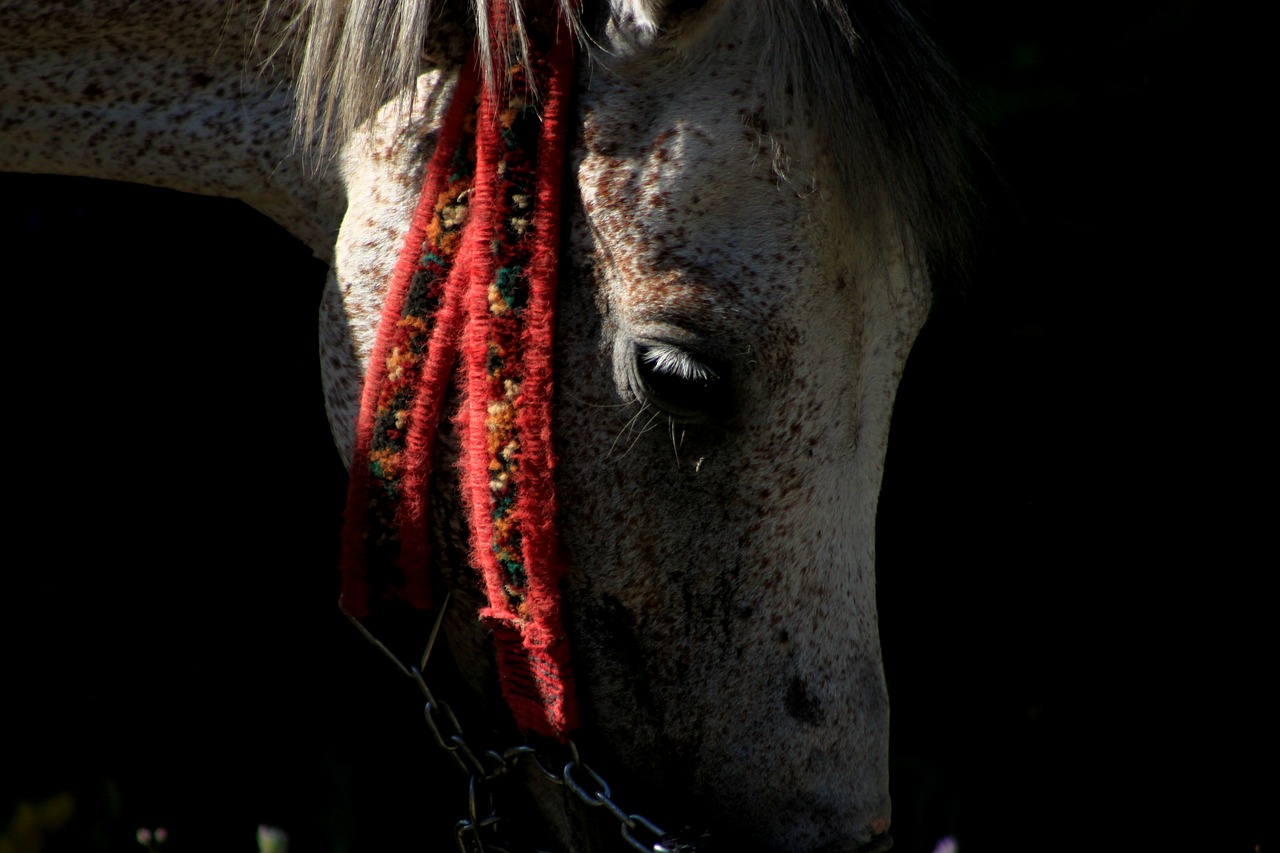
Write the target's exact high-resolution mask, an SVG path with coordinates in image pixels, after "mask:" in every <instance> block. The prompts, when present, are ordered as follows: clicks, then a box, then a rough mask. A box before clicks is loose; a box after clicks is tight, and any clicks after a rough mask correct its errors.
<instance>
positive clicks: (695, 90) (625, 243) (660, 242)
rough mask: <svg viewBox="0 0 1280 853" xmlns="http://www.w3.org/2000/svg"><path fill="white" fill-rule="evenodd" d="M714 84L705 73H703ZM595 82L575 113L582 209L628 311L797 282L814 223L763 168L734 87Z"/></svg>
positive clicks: (767, 294) (764, 292) (767, 293)
mask: <svg viewBox="0 0 1280 853" xmlns="http://www.w3.org/2000/svg"><path fill="white" fill-rule="evenodd" d="M713 82H714V81H713ZM724 82H725V81H719V84H718V85H710V86H706V87H698V86H692V87H688V88H687V89H686V90H680V89H679V87H672V88H671V89H670V90H669V91H659V92H658V93H657V94H656V95H655V94H654V93H653V92H647V91H646V92H640V91H636V90H635V88H634V87H629V86H627V85H626V84H623V83H618V84H614V85H613V86H610V87H606V88H605V89H604V90H603V91H600V90H597V91H596V92H594V93H593V96H592V97H591V98H590V99H588V100H587V103H586V106H585V107H584V114H583V132H582V145H581V151H580V160H579V163H578V169H577V179H578V184H579V189H580V191H581V194H582V200H583V207H584V210H585V213H586V215H587V218H588V220H589V221H590V223H591V226H592V233H593V234H594V235H595V237H596V240H597V241H598V242H599V243H600V244H601V246H602V251H601V252H600V253H598V254H599V255H600V257H599V260H600V261H602V262H603V265H604V266H605V267H606V268H608V269H609V270H611V271H613V272H614V273H616V276H615V278H616V279H617V283H618V285H619V286H620V287H621V288H622V291H623V295H624V296H625V298H626V301H627V303H628V304H629V305H631V306H632V308H633V310H634V311H635V312H637V316H636V317H635V318H634V319H637V320H641V321H642V320H644V319H646V316H645V315H661V314H664V313H667V312H669V311H670V310H672V309H676V308H679V309H681V310H684V311H694V310H696V311H699V312H714V311H715V310H716V309H717V307H723V306H724V305H725V298H726V296H730V297H733V298H734V301H735V304H736V306H737V308H738V309H739V310H742V309H744V308H749V306H751V305H761V306H763V305H767V304H771V303H776V302H777V300H778V298H779V297H780V296H781V295H783V294H785V293H786V292H787V291H788V290H789V289H790V283H793V282H798V281H802V280H804V279H806V278H807V277H808V275H809V273H810V272H811V271H812V267H813V264H814V261H815V258H816V255H815V253H814V251H813V249H814V241H815V239H816V237H817V235H818V233H819V232H818V231H817V230H815V229H814V228H812V222H811V220H810V214H811V211H810V210H809V209H808V208H809V205H808V204H807V203H806V201H805V200H804V199H803V198H802V197H801V196H800V194H798V193H796V192H795V191H794V189H793V188H791V187H790V186H789V185H787V184H786V182H785V181H784V180H783V179H782V178H781V177H780V176H779V174H778V173H777V172H776V171H775V170H774V168H773V162H774V161H773V156H772V150H771V142H770V141H769V140H768V139H766V138H764V137H763V136H762V135H761V134H760V133H759V132H758V131H757V130H756V128H755V127H754V125H753V122H752V120H751V116H752V115H754V114H755V110H754V108H753V106H752V100H751V98H750V97H748V96H746V95H744V94H743V92H744V91H745V89H744V88H743V87H732V86H726V85H724Z"/></svg>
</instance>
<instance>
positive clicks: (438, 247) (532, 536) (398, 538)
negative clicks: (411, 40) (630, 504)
mask: <svg viewBox="0 0 1280 853" xmlns="http://www.w3.org/2000/svg"><path fill="white" fill-rule="evenodd" d="M519 2H520V0H498V2H493V3H492V4H491V12H490V17H489V27H490V36H491V37H495V38H496V44H495V49H494V50H493V55H494V56H495V57H497V58H498V59H497V60H496V62H495V64H497V63H501V62H504V60H503V59H502V57H507V56H509V55H515V56H516V57H517V60H516V61H515V62H514V63H512V64H510V65H503V66H502V67H495V68H492V69H489V71H490V73H488V74H485V73H484V69H482V68H481V67H480V60H479V58H478V57H479V56H480V54H479V52H476V51H473V52H472V55H471V56H470V57H469V58H468V60H467V61H466V62H465V63H464V65H463V68H462V70H461V71H460V73H459V79H458V83H457V87H456V89H455V92H454V95H453V101H452V104H451V105H450V107H449V110H448V114H447V118H446V119H445V123H444V126H443V128H442V129H441V131H440V134H439V137H438V141H437V144H436V149H435V153H434V156H433V157H432V159H431V163H430V165H429V168H428V172H427V178H426V182H425V185H424V187H423V190H422V195H421V198H420V200H419V202H418V207H417V209H416V211H415V213H414V216H413V222H412V225H411V227H410V230H409V233H408V236H407V238H406V240H405V245H404V248H403V250H402V251H401V254H400V256H399V261H398V263H397V264H396V268H395V272H394V276H393V279H392V281H391V286H390V290H389V293H388V295H387V300H386V304H385V307H384V309H383V315H382V320H381V326H380V328H379V332H378V341H377V345H376V347H375V349H374V352H373V358H372V361H371V363H370V368H369V373H368V375H367V376H366V381H365V386H364V394H363V398H362V400H361V408H360V418H359V421H358V425H357V434H356V449H355V455H354V459H353V461H352V465H351V479H350V485H349V489H348V495H347V505H346V515H345V520H344V528H343V544H342V599H341V601H342V607H343V609H344V610H345V611H346V612H347V613H348V614H349V615H351V616H353V617H355V618H356V619H359V620H364V619H366V618H368V617H370V616H371V615H374V614H376V613H377V612H378V611H380V610H383V609H388V608H394V607H395V606H397V605H396V602H408V603H409V604H410V605H411V606H412V607H414V608H419V609H427V608H429V607H430V606H431V604H432V596H431V590H430V584H429V581H428V550H429V531H430V524H429V523H428V522H429V512H430V507H428V505H427V504H428V480H429V478H430V476H431V461H432V456H433V445H434V442H435V437H436V431H437V428H438V427H439V425H440V419H441V418H442V417H453V418H454V426H455V428H456V429H457V430H458V435H459V440H460V445H461V449H460V460H459V465H460V469H461V476H460V482H461V489H462V499H463V506H464V507H465V510H466V512H467V518H468V522H469V525H468V526H469V531H470V532H469V536H470V558H471V562H472V564H473V565H474V566H475V567H476V568H477V570H478V571H479V572H480V575H481V577H482V579H483V583H484V588H485V591H486V595H487V598H488V603H487V606H485V607H484V608H483V609H482V610H481V612H480V616H481V618H483V619H484V620H485V621H486V622H487V623H488V624H489V626H490V627H491V628H492V632H493V636H494V642H495V646H496V649H497V660H498V667H499V678H500V680H501V684H502V690H503V695H504V696H505V698H506V701H507V703H508V705H509V706H510V708H511V711H512V714H513V716H514V718H515V722H516V724H517V725H518V726H519V728H520V729H521V731H523V732H526V733H535V734H537V735H541V736H544V737H551V738H555V739H557V740H559V741H561V742H563V741H565V739H566V737H567V735H568V733H569V732H571V731H572V730H573V729H574V728H575V726H576V725H577V709H576V706H575V703H574V695H573V678H572V675H571V672H570V668H569V647H568V643H567V641H566V639H565V634H564V630H563V628H562V622H561V612H560V594H559V584H560V581H561V578H562V577H563V574H564V562H563V560H562V559H561V554H560V548H559V542H558V539H557V535H556V506H557V504H556V495H555V484H554V477H553V475H554V472H555V453H554V450H553V447H552V440H551V436H552V433H551V409H552V406H551V397H552V375H551V374H552V357H553V351H552V341H553V334H554V320H555V303H556V276H557V262H558V258H559V254H560V218H561V198H560V194H561V184H562V182H563V180H564V169H565V149H566V145H567V137H568V129H569V123H570V118H571V117H570V115H569V113H568V110H569V97H570V90H571V87H572V81H573V62H574V52H575V45H574V36H573V34H572V32H571V31H570V28H569V26H568V24H567V23H566V22H565V21H564V19H563V17H562V13H561V12H560V10H559V4H558V3H555V2H550V3H534V4H528V8H524V7H521V8H515V7H516V6H517V5H518V4H519ZM518 13H519V14H522V17H523V22H522V29H523V31H524V32H525V35H526V38H527V42H528V45H527V47H528V49H527V52H525V51H521V50H511V51H508V50H507V49H506V48H507V46H508V45H511V44H514V42H513V41H512V40H513V39H514V38H515V25H514V24H513V16H514V15H516V14H518ZM455 374H456V377H457V378H456V384H457V388H458V389H459V392H460V396H461V408H460V410H459V411H458V412H456V413H453V412H446V411H444V409H445V406H446V398H447V396H448V392H449V387H450V383H451V381H454V378H455ZM400 606H403V605H400Z"/></svg>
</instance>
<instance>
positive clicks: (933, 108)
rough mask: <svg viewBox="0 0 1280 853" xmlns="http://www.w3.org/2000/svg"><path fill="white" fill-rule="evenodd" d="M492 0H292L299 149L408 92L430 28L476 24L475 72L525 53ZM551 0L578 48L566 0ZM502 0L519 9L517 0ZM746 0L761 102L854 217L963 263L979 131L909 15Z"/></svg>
mask: <svg viewBox="0 0 1280 853" xmlns="http://www.w3.org/2000/svg"><path fill="white" fill-rule="evenodd" d="M491 1H492V0H475V2H472V3H470V4H468V5H469V6H470V8H471V9H472V16H471V18H472V20H471V21H470V23H469V25H468V24H466V23H465V22H462V21H458V20H455V19H447V18H446V17H445V15H444V12H445V11H446V10H445V8H444V7H445V5H446V3H447V0H446V2H445V3H442V2H440V0H298V2H297V6H296V7H295V10H294V12H293V13H292V16H291V23H290V25H289V26H288V27H287V35H286V38H287V39H289V40H290V43H289V44H287V45H285V50H284V52H285V53H286V54H287V55H289V56H290V57H292V58H293V61H294V62H295V66H296V67H295V78H296V81H297V84H296V98H297V103H296V113H295V132H296V134H297V136H298V138H299V140H300V142H301V144H302V145H303V147H304V148H305V149H306V150H307V151H308V152H309V153H311V154H312V155H317V156H318V157H320V158H323V156H324V155H325V154H326V153H332V152H334V151H337V150H340V149H341V146H342V145H343V144H344V143H345V142H346V140H347V139H348V138H349V136H350V134H351V133H352V132H353V131H354V130H355V128H357V127H359V126H360V125H361V124H362V123H363V122H365V121H367V120H368V119H369V118H371V117H372V116H373V115H374V114H375V113H376V112H377V111H378V110H379V109H380V108H382V107H383V106H384V105H385V104H387V103H388V102H390V101H392V100H393V99H395V98H397V97H400V96H402V95H403V94H404V93H405V92H412V91H413V84H414V81H415V80H416V78H417V76H418V74H419V73H420V71H421V69H422V67H423V60H424V45H426V44H427V43H428V40H429V38H438V37H439V33H437V32H436V31H435V30H433V27H435V28H437V29H439V28H440V27H441V25H442V24H448V25H451V26H453V27H455V28H456V27H457V26H459V25H462V26H465V27H467V28H468V31H470V32H475V33H478V34H480V38H478V39H477V42H478V43H479V44H480V45H481V50H482V51H484V54H483V55H482V57H481V61H482V63H483V68H484V69H485V70H486V71H488V70H489V69H493V68H495V67H503V66H502V65H495V60H497V61H498V62H505V61H506V60H508V59H510V58H511V57H512V56H519V55H520V54H522V53H524V44H525V40H524V33H523V29H522V26H521V25H522V23H523V22H522V21H521V20H519V19H517V20H516V21H515V27H514V32H515V37H514V39H513V40H510V41H508V42H505V43H501V44H498V45H496V47H495V46H494V45H491V44H490V42H491V39H490V38H488V37H487V33H488V14H489V12H488V6H489V2H491ZM555 1H556V2H558V3H560V5H561V8H562V9H563V10H564V12H565V16H566V19H567V20H569V21H570V22H571V26H572V27H573V29H574V31H575V33H576V34H577V35H578V37H579V39H580V40H581V41H582V43H583V44H584V45H586V46H589V43H590V38H589V35H588V33H587V27H586V26H584V24H583V21H582V19H581V17H580V15H579V14H578V12H577V10H576V8H575V6H576V4H575V3H574V2H573V0H555ZM511 5H512V6H513V7H514V9H515V10H516V14H517V16H518V15H519V11H518V10H519V7H520V4H519V3H513V4H511ZM746 6H747V9H745V10H743V12H744V13H747V14H752V15H753V16H754V18H755V22H756V26H757V27H758V28H759V29H760V35H761V37H762V38H761V42H762V44H763V45H764V49H763V50H762V51H761V56H760V75H761V79H762V80H768V81H771V82H770V84H769V86H768V94H767V98H766V100H767V104H766V113H767V114H768V115H770V116H772V117H774V118H775V120H776V118H777V117H789V116H794V115H796V114H797V112H796V111H799V112H800V113H802V114H806V115H807V116H808V117H809V118H808V121H809V123H811V124H812V125H813V126H814V127H815V128H817V129H819V130H820V131H822V134H821V136H819V137H818V140H817V141H818V143H819V144H821V145H823V146H824V147H825V148H826V149H827V150H828V151H830V152H832V154H833V158H832V159H833V160H834V161H835V164H836V168H837V169H838V170H839V172H838V174H837V180H838V186H839V187H852V188H856V192H849V193H846V194H847V195H848V196H849V197H850V201H851V203H852V208H851V212H853V213H854V214H855V215H859V218H860V219H861V220H862V221H864V222H865V221H886V219H887V220H888V221H892V222H893V223H894V226H893V227H896V228H898V229H900V234H901V236H902V239H903V240H904V241H909V242H910V243H911V244H913V247H914V249H915V250H916V251H917V252H919V253H920V255H922V256H923V258H924V259H925V260H926V262H927V263H928V264H929V267H930V268H931V269H932V270H934V271H935V272H937V271H938V269H939V267H943V266H945V267H948V268H950V269H951V270H963V269H964V267H965V265H966V259H967V257H968V251H967V249H968V244H969V241H970V236H971V231H972V227H973V223H974V220H975V197H974V195H973V192H972V189H971V187H972V182H971V180H970V168H969V164H970V163H971V162H972V156H973V154H974V153H975V151H977V150H980V149H981V143H980V141H979V139H978V134H977V131H976V129H975V126H974V125H973V123H972V122H971V121H970V120H969V118H968V116H967V114H966V112H965V111H964V109H963V108H962V103H963V99H962V97H961V90H960V86H959V83H958V81H957V78H956V75H955V74H954V72H953V70H952V68H951V66H950V65H949V64H948V63H947V62H946V60H945V59H944V58H943V56H942V54H941V52H940V51H939V50H938V48H937V47H936V46H935V44H934V43H933V41H932V40H930V39H929V38H928V36H927V35H926V34H925V33H924V31H923V30H922V29H921V28H920V26H919V25H918V23H917V22H916V20H915V19H914V18H913V17H912V16H911V14H910V13H909V12H908V11H907V10H906V9H905V8H904V7H903V6H902V5H901V3H899V2H898V0H808V2H806V0H761V2H760V3H759V4H756V3H752V4H746ZM734 14H738V12H737V11H735V13H734ZM494 50H497V51H500V52H501V54H502V55H500V56H495V55H494V54H493V51H494ZM780 69H781V70H782V71H781V73H780ZM491 77H492V75H491V74H490V75H488V77H487V79H488V82H489V83H490V84H492V83H493V82H494V81H493V80H492V79H491ZM762 133H763V134H764V135H767V130H762ZM774 153H775V163H774V168H775V171H777V172H778V174H779V175H780V176H783V177H784V178H785V176H786V174H787V162H788V157H787V155H786V153H785V152H783V151H782V150H781V149H780V148H779V147H778V145H777V143H776V141H775V142H774ZM801 189H804V188H801ZM886 208H887V211H886ZM886 212H888V213H889V216H888V217H885V215H884V214H885V213H886Z"/></svg>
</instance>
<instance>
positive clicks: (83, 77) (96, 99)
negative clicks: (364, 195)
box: [0, 0, 344, 260]
mask: <svg viewBox="0 0 1280 853" xmlns="http://www.w3.org/2000/svg"><path fill="white" fill-rule="evenodd" d="M51 6H54V4H49V3H47V2H44V0H18V2H12V3H6V4H3V6H2V7H0V170H2V171H12V172H27V173H44V174H58V175H71V176H80V177H89V178H101V179H106V180H117V181H128V182H132V183H139V184H146V185H148V186H156V187H163V188H166V189H174V190H180V191H182V192H189V193H195V194H199V195H211V196H221V197H229V198H236V199H240V200H242V201H244V202H246V203H247V204H249V205H250V206H251V207H254V208H255V209H257V210H259V211H260V212H262V213H264V214H265V215H267V216H268V217H269V218H271V219H272V220H274V221H275V222H277V223H278V224H279V225H281V226H282V227H283V228H285V229H286V230H287V231H289V232H290V233H291V234H293V235H294V236H296V237H297V238H299V239H300V240H302V241H303V242H304V243H305V244H306V245H307V246H308V247H309V248H310V249H311V250H312V251H313V252H314V253H315V254H316V255H317V257H320V258H323V259H326V260H327V259H328V258H329V256H330V255H331V253H332V235H333V233H334V232H335V231H336V229H337V226H338V223H339V222H340V220H341V215H342V210H343V201H344V200H343V198H342V192H341V187H340V185H339V182H338V181H337V180H336V178H326V177H325V176H323V175H320V176H316V175H314V174H311V173H310V172H309V171H308V167H307V164H306V163H304V162H303V160H302V158H300V157H299V156H297V155H296V154H295V152H294V150H293V144H292V140H291V136H290V123H291V120H292V119H291V107H292V87H291V85H290V81H289V80H288V78H287V76H286V73H287V67H284V66H287V60H283V59H282V60H279V61H278V62H277V63H274V64H273V63H271V62H268V61H266V60H267V55H266V47H265V46H270V45H272V44H274V43H275V40H276V39H275V34H274V33H272V32H271V30H272V29H273V28H274V27H276V26H278V23H279V21H280V20H282V18H281V16H280V15H278V14H277V15H275V16H274V17H268V19H267V20H265V21H264V22H263V26H264V32H263V33H261V35H258V33H257V28H258V24H259V17H260V11H261V7H260V6H257V7H255V6H253V5H251V4H247V5H240V6H237V5H232V4H228V3H227V2H226V0H199V2H191V3H181V4H177V3H149V4H141V3H133V2H129V0H103V2H92V3H79V4H76V3H66V4H57V5H56V6H54V8H52V10H51ZM259 44H260V45H263V46H264V48H263V49H261V50H259V49H258V48H257V45H259Z"/></svg>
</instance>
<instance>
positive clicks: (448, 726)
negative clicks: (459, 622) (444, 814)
mask: <svg viewBox="0 0 1280 853" xmlns="http://www.w3.org/2000/svg"><path fill="white" fill-rule="evenodd" d="M448 603H449V597H448V596H447V595H446V596H445V600H444V602H443V603H442V604H441V606H440V614H439V615H438V616H437V618H436V623H435V625H434V627H432V629H431V637H430V639H428V641H427V647H426V649H425V650H424V651H423V654H422V660H421V662H420V663H419V665H418V666H415V667H406V666H405V665H404V664H403V663H402V662H401V661H400V659H399V658H397V657H396V656H395V654H393V653H392V651H391V650H390V649H388V648H387V647H386V646H385V645H383V644H382V642H381V641H380V640H378V638H377V637H375V636H373V634H371V633H370V632H369V630H368V629H367V628H365V627H364V625H363V624H361V623H360V621H359V620H358V619H356V618H355V617H354V616H351V614H349V613H348V614H346V615H347V618H348V619H350V620H351V623H352V624H353V625H355V626H356V628H357V629H358V630H359V631H360V633H361V634H362V635H363V636H364V638H365V639H366V640H368V641H369V642H370V643H372V644H373V645H374V646H375V647H377V648H378V650H379V651H381V652H382V653H383V655H385V656H386V657H387V658H388V659H390V660H391V662H392V663H394V664H395V666H396V668H397V669H399V670H400V672H401V673H402V674H404V675H405V676H407V677H408V678H410V679H412V680H413V682H414V683H415V684H417V685H418V689H419V691H421V693H422V695H423V697H424V698H425V699H426V705H425V706H424V708H423V716H424V717H425V719H426V722H427V726H428V727H429V728H430V729H431V733H432V735H434V736H435V739H436V743H437V744H439V746H440V748H441V749H443V750H445V751H446V752H448V753H449V755H450V756H452V758H453V760H454V763H455V764H457V765H458V769H459V770H461V771H462V772H463V774H465V775H466V776H467V777H468V779H469V781H468V784H467V817H465V818H463V819H461V820H459V821H458V822H457V823H456V824H455V825H454V837H455V838H456V840H457V844H458V850H459V853H513V851H512V850H511V848H509V847H507V846H506V845H505V844H504V843H503V839H502V837H501V832H500V824H502V822H503V818H501V817H500V816H499V815H498V809H497V803H496V802H495V798H494V793H495V792H494V786H493V782H494V781H495V780H497V779H500V778H501V777H503V776H505V775H506V774H507V773H509V772H511V771H514V770H516V769H517V767H518V766H519V765H520V763H521V762H523V761H532V762H533V765H534V766H535V767H536V768H537V769H538V771H539V772H540V773H541V774H542V775H543V776H544V777H545V778H546V779H547V781H549V782H551V783H553V784H556V785H562V786H564V788H565V789H566V790H568V791H570V792H571V793H572V794H573V795H574V796H575V797H577V798H578V800H579V801H581V802H582V803H583V804H584V805H586V806H588V807H590V808H593V809H594V808H603V809H604V810H605V811H606V812H608V813H609V814H611V815H612V816H613V817H614V818H615V819H616V820H617V821H618V827H619V830H620V831H621V833H622V840H623V842H624V843H625V844H626V845H627V846H628V847H630V848H631V849H632V850H637V851H640V853H670V851H669V848H668V847H667V846H666V844H665V843H664V841H663V839H664V838H665V837H666V833H664V832H663V831H662V829H661V828H659V827H658V826H657V824H655V823H654V822H653V821H651V820H649V819H648V818H646V817H643V816H641V815H638V814H629V813H628V812H627V811H626V810H625V809H623V808H622V807H620V806H619V805H618V804H617V803H615V802H614V801H613V792H612V790H611V789H610V788H609V783H608V782H606V781H605V780H604V779H603V778H602V777H601V776H600V774H599V773H596V772H595V771H594V770H592V769H591V768H590V767H589V766H587V764H586V763H584V762H583V761H582V759H581V757H580V756H579V755H578V747H577V745H576V744H575V743H574V742H573V741H572V740H570V741H569V744H568V746H569V754H570V758H569V760H568V761H567V762H565V765H564V769H562V770H560V771H556V770H552V769H548V768H547V765H546V764H544V763H543V760H542V756H541V755H539V753H538V751H537V750H536V749H535V748H534V747H532V746H528V745H525V744H521V745H517V746H513V747H510V748H509V749H507V750H505V751H503V752H497V751H495V750H484V751H482V752H480V753H478V754H477V753H476V751H475V750H473V749H472V748H471V745H470V744H469V743H468V742H467V739H466V737H465V736H464V735H463V732H462V724H461V723H460V722H459V721H458V717H457V715H455V714H454V712H453V708H452V707H450V706H449V704H448V703H447V702H442V701H440V700H438V699H436V697H435V696H434V695H433V694H432V692H431V689H430V688H429V687H428V686H427V682H426V679H424V678H423V676H422V671H423V670H424V669H426V665H427V659H428V658H429V657H430V655H431V650H432V648H433V647H434V645H435V641H436V636H437V634H438V633H439V630H440V623H441V620H442V619H443V617H444V609H445V607H446V606H447V605H448ZM344 613H345V611H344ZM579 779H582V780H584V781H585V782H586V784H585V785H584V784H583V783H582V782H580V781H579ZM640 836H642V837H640ZM537 853H543V852H542V851H538V852H537Z"/></svg>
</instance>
